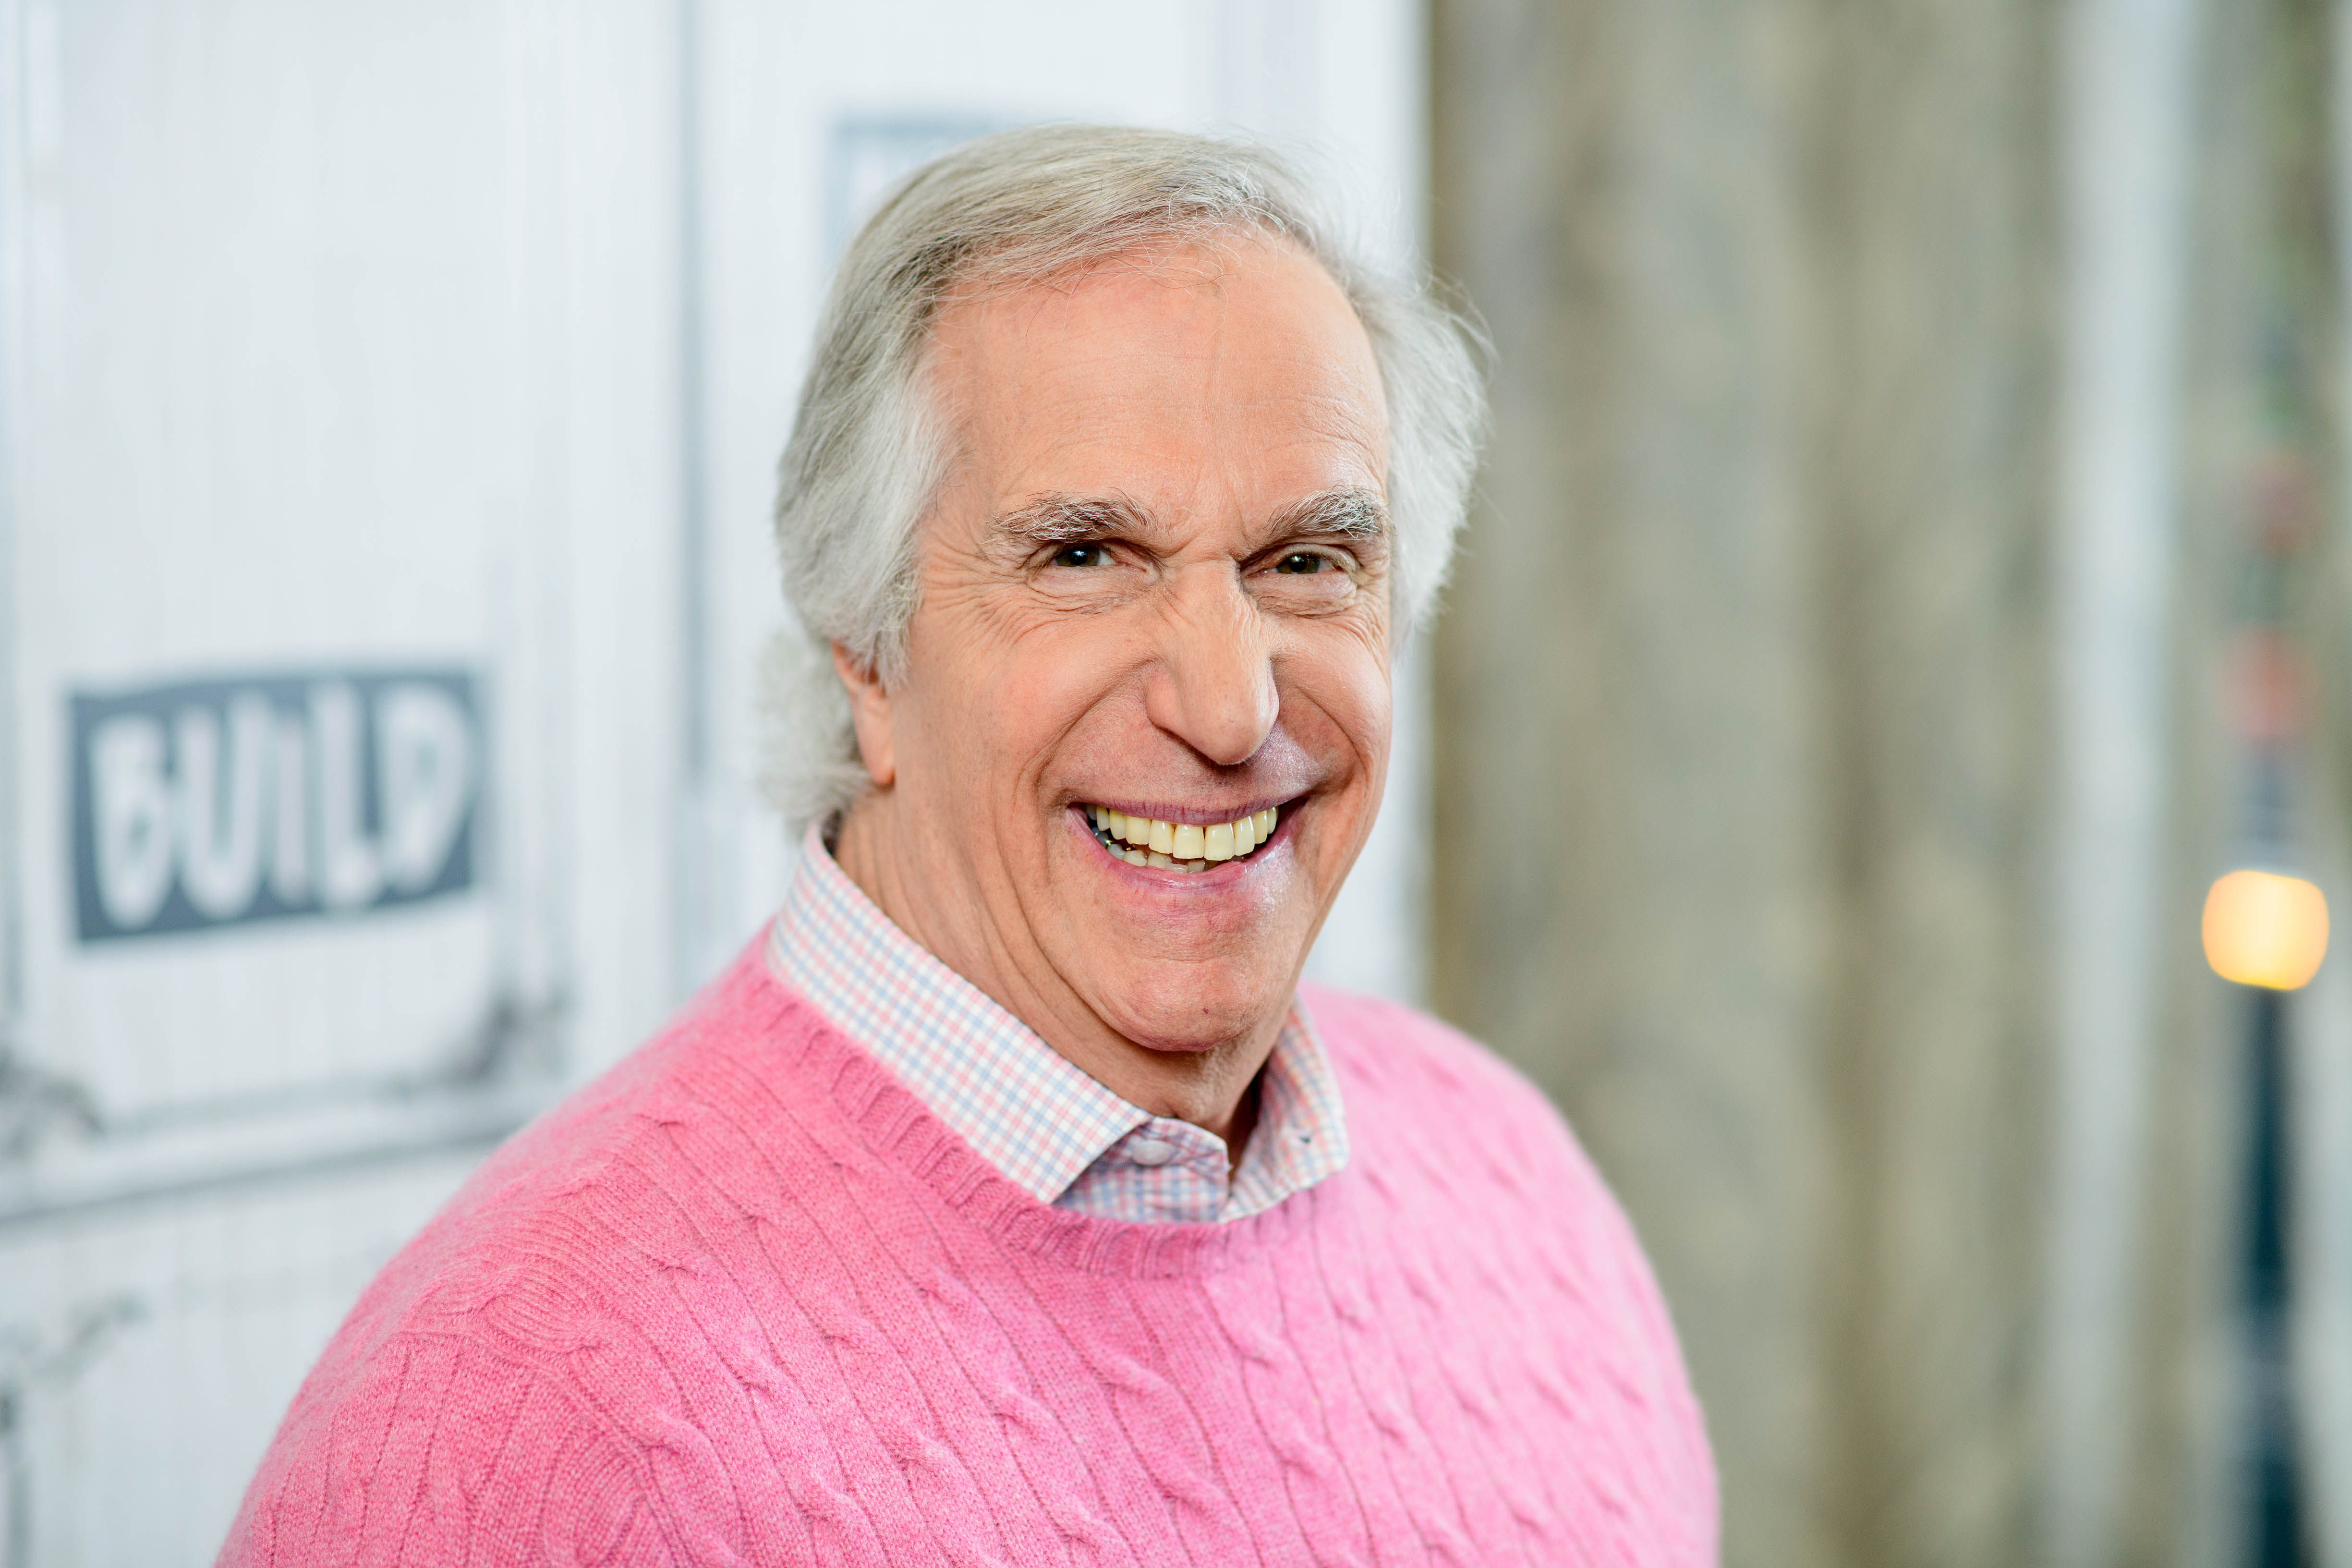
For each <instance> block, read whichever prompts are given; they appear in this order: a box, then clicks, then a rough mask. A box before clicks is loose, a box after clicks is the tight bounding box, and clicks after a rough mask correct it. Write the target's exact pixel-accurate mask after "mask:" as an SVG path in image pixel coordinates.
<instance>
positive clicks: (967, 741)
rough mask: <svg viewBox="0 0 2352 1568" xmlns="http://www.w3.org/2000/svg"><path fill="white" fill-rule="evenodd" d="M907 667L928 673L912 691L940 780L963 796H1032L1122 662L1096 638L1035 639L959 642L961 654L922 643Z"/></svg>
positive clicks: (1103, 696) (1097, 707)
mask: <svg viewBox="0 0 2352 1568" xmlns="http://www.w3.org/2000/svg"><path fill="white" fill-rule="evenodd" d="M909 663H910V664H912V665H913V666H915V667H916V668H922V669H924V670H925V671H926V672H927V679H925V680H924V681H923V683H922V689H920V691H919V692H917V691H912V690H910V692H909V695H910V696H911V697H913V698H914V699H915V701H914V702H913V704H912V706H913V707H914V708H915V709H916V717H917V721H918V722H919V725H920V727H921V729H922V731H924V734H925V736H926V737H928V738H931V739H932V740H933V742H934V745H933V746H932V747H926V750H932V751H934V755H935V760H936V761H937V762H938V763H939V764H940V766H939V767H938V768H937V769H936V770H935V771H936V772H937V773H938V774H939V775H940V776H942V777H944V778H946V779H948V780H950V781H954V783H955V785H956V787H957V788H958V790H959V792H960V793H963V794H970V793H971V792H972V791H973V790H974V789H975V788H977V789H980V790H983V791H986V792H989V793H992V794H999V795H1001V794H1004V793H1006V792H1013V793H1019V792H1021V791H1023V790H1025V789H1026V788H1027V787H1028V785H1029V784H1030V783H1031V781H1032V780H1033V778H1034V775H1035V773H1037V772H1038V771H1039V770H1041V769H1042V768H1043V767H1044V765H1045V763H1046V761H1047V760H1048V759H1049V758H1050V757H1051V756H1052V755H1053V754H1054V753H1055V751H1056V750H1057V748H1059V747H1060V746H1061V745H1062V744H1063V743H1065V742H1066V741H1067V740H1068V738H1069V737H1070V735H1071V733H1072V731H1074V730H1077V729H1079V728H1081V727H1083V726H1084V724H1085V723H1086V721H1087V716H1088V715H1089V714H1092V713H1095V712H1097V711H1098V710H1100V709H1101V708H1102V706H1103V704H1104V701H1105V699H1106V698H1107V697H1108V695H1109V694H1110V691H1111V689H1112V688H1113V687H1114V686H1115V685H1116V684H1117V679H1118V661H1117V659H1116V658H1114V657H1112V656H1111V653H1110V652H1108V651H1107V650H1105V649H1103V648H1101V647H1090V646H1089V639H1087V638H1085V637H1067V636H1064V637H1049V636H1045V635H1042V634H1037V633H1032V634H1031V635H1029V636H1025V637H1009V638H1004V639H1002V640H1000V639H996V638H971V639H959V640H958V645H957V646H956V647H953V648H946V647H933V648H921V647H918V648H916V649H915V650H913V657H912V658H910V659H909Z"/></svg>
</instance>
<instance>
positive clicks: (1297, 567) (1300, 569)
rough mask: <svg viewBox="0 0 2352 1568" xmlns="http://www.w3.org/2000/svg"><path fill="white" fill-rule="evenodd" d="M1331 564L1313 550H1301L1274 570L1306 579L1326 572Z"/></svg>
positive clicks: (1284, 558) (1283, 560) (1286, 558)
mask: <svg viewBox="0 0 2352 1568" xmlns="http://www.w3.org/2000/svg"><path fill="white" fill-rule="evenodd" d="M1330 564H1331V563H1330V562H1329V561H1328V559H1326V558H1325V557H1323V556H1320V555H1318V554H1316V553H1315V552H1313V551H1311V550H1299V551H1294V552H1291V553H1290V554H1288V555H1286V556H1284V557H1283V558H1282V559H1281V560H1279V561H1277V562H1276V563H1274V569H1275V570H1276V571H1277V572H1286V573H1288V574H1291V575H1293V576H1298V577H1304V576H1308V575H1311V574H1314V573H1317V572H1321V571H1324V570H1326V569H1327V568H1328V567H1329V566H1330Z"/></svg>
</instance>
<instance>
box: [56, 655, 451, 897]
mask: <svg viewBox="0 0 2352 1568" xmlns="http://www.w3.org/2000/svg"><path fill="white" fill-rule="evenodd" d="M72 710H73V770H74V779H73V784H74V788H73V856H74V905H75V914H76V920H77V923H78V927H79V933H80V937H81V940H82V941H83V942H113V941H120V940H122V939H125V938H131V937H142V936H151V935H157V934H161V933H163V932H169V931H198V930H204V929H206V928H210V927H215V926H227V925H241V924H245V923H248V922H251V921H276V920H288V919H299V918H305V917H308V918H314V919H315V918H323V917H327V916H332V915H341V914H348V913H352V912H354V911H359V910H373V909H381V908H384V907H387V906H391V905H395V904H406V903H414V902H416V901H418V900H425V899H432V898H437V897H440V896H442V895H444V894H448V893H454V892H457V891H460V890H462V889H467V888H470V887H472V886H473V885H474V879H475V874H476V867H475V860H476V858H477V855H478V853H479V849H478V843H477V840H478V838H479V837H480V836H481V835H480V820H479V819H480V814H481V805H480V803H481V798H482V784H483V773H484V762H485V758H486V752H487V748H486V747H485V745H484V743H483V733H482V722H481V710H480V705H479V704H478V701H477V700H476V691H475V684H474V679H473V677H472V676H471V675H470V674H467V673H465V672H463V671H457V670H447V669H423V670H371V671H367V672H364V673H362V672H330V673H318V674H299V675H271V676H267V677H257V678H254V679H243V680H208V681H191V682H184V683H181V684H178V685H172V686H155V687H149V688H146V689H142V690H134V691H112V692H107V693H104V694H99V695H77V696H75V697H74V698H73V700H72Z"/></svg>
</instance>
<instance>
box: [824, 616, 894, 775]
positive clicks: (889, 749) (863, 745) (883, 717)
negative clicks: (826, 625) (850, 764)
mask: <svg viewBox="0 0 2352 1568" xmlns="http://www.w3.org/2000/svg"><path fill="white" fill-rule="evenodd" d="M833 668H834V670H835V673H836V674H838V675H839V676H840V677H841V684H842V686H843V688H844V689H845V690H847V691H848V693H849V719H850V722H851V723H853V724H855V725H856V726H857V755H858V758H859V760H860V761H862V762H864V763H865V764H866V777H867V778H870V779H872V780H873V781H874V787H875V788H876V789H888V788H889V787H890V785H891V784H892V783H893V782H895V781H896V780H897V778H898V752H897V750H896V748H895V747H894V746H893V745H892V743H891V739H890V693H889V692H888V691H887V690H886V689H884V688H883V685H882V678H881V675H880V673H879V672H878V671H877V670H876V669H874V668H873V667H872V666H870V665H866V664H862V663H860V662H859V661H858V659H857V657H856V655H855V654H853V653H851V652H850V651H849V650H848V649H847V648H845V647H842V646H841V645H840V644H839V643H835V644H834V645H833Z"/></svg>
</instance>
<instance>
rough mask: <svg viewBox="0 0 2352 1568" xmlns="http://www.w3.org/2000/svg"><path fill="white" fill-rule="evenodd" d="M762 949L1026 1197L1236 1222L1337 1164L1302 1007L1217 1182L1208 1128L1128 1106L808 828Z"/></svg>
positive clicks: (1324, 1069) (1331, 1081)
mask: <svg viewBox="0 0 2352 1568" xmlns="http://www.w3.org/2000/svg"><path fill="white" fill-rule="evenodd" d="M767 960H768V965H769V968H770V969H771V971H772V973H774V974H775V975H776V977H777V978H778V979H779V980H781V981H782V982H783V983H784V984H787V985H790V986H792V987H793V989H794V990H796V991H798V992H800V993H801V994H803V996H805V997H807V998H808V999H809V1001H810V1002H812V1003H814V1005H815V1006H816V1008H817V1010H818V1011H819V1012H821V1013H823V1014H824V1016H825V1018H826V1020H827V1021H828V1022H830V1023H831V1024H833V1025H834V1026H835V1027H836V1028H838V1029H840V1030H841V1031H842V1032H843V1033H844V1034H845V1035H847V1036H848V1037H850V1038H851V1039H853V1040H855V1041H856V1042H857V1043H858V1044H859V1045H861V1046H863V1047H866V1049H867V1050H868V1051H870V1052H872V1053H873V1054H874V1055H875V1056H876V1057H877V1058H879V1059H880V1060H881V1062H882V1063H883V1065H884V1066H886V1067H887V1068H890V1070H891V1072H892V1073H893V1074H895V1075H896V1076H897V1077H898V1079H899V1081H901V1082H902V1083H904V1084H905V1085H906V1086H907V1087H908V1089H911V1090H913V1091H914V1093H915V1094H916V1096H917V1097H918V1098H919V1099H920V1100H922V1101H923V1103H924V1104H925V1105H927V1106H929V1108H930V1110H931V1111H932V1112H933V1114H935V1115H937V1116H938V1117H939V1118H940V1120H941V1121H945V1122H946V1123H947V1124H948V1125H949V1127H950V1128H952V1129H953V1130H954V1131H956V1133H957V1134H958V1135H960V1136H961V1137H962V1138H963V1140H964V1141H965V1142H968V1143H970V1144H971V1146H972V1147H973V1148H974V1149H975V1150H977V1151H978V1152H980V1154H981V1155H982V1158H984V1159H986V1160H987V1161H988V1162H989V1163H991V1164H992V1165H994V1166H995V1167H996V1168H997V1169H998V1170H999V1171H1001V1172H1003V1173H1004V1174H1005V1175H1006V1176H1007V1177H1008V1178H1010V1179H1011V1180H1012V1181H1013V1182H1014V1183H1015V1184H1018V1185H1019V1186H1021V1187H1022V1188H1023V1189H1024V1190H1025V1191H1027V1192H1029V1193H1031V1194H1034V1195H1035V1196H1036V1197H1037V1198H1038V1199H1039V1200H1040V1201H1041V1202H1045V1203H1049V1204H1055V1205H1060V1206H1062V1207H1066V1208H1075V1209H1078V1210H1080V1211H1082V1212H1086V1213H1091V1214H1095V1215H1100V1216H1103V1217H1107V1218H1116V1219H1128V1220H1135V1221H1152V1220H1171V1219H1173V1220H1204V1219H1206V1220H1232V1219H1240V1218H1243V1217H1244V1216H1246V1215H1252V1214H1256V1213H1258V1212H1260V1211H1262V1210H1265V1209H1267V1208H1271V1207H1273V1206H1274V1205H1276V1204H1278V1203H1280V1202H1281V1201H1282V1200H1283V1199H1284V1198H1286V1197H1288V1196H1290V1195H1291V1194H1294V1193H1297V1192H1301V1191H1303V1190H1305V1189H1306V1188H1307V1187H1309V1186H1312V1185H1313V1184H1315V1183H1317V1182H1319V1181H1321V1180H1322V1179H1323V1178H1324V1177H1325V1176H1328V1175H1330V1174H1332V1173H1334V1172H1336V1171H1338V1170H1339V1169H1340V1168H1341V1167H1343V1166H1344V1165H1346V1163H1347V1161H1348V1136H1347V1120H1346V1114H1345V1111H1344V1109H1343V1107H1342V1105H1341V1101H1340V1097H1339V1083H1338V1080H1337V1079H1335V1078H1334V1076H1333V1074H1332V1071H1331V1067H1330V1061H1329V1058H1328V1057H1327V1056H1326V1054H1325V1053H1324V1050H1323V1046H1322V1042H1321V1041H1320V1040H1319V1039H1318V1037H1316V1034H1315V1028H1314V1025H1313V1023H1312V1021H1311V1020H1310V1019H1309V1018H1308V1017H1307V1009H1306V1006H1305V1005H1304V1004H1303V1003H1299V1002H1297V1001H1296V1000H1295V999H1294V1001H1293V1004H1292V1006H1291V1009H1290V1012H1289V1015H1288V1016H1287V1017H1286V1019H1285V1020H1284V1023H1283V1027H1282V1032H1281V1034H1280V1035H1279V1036H1278V1037H1276V1041H1275V1047H1274V1050H1273V1053H1272V1055H1271V1056H1269V1057H1268V1058H1267V1060H1266V1065H1265V1071H1264V1073H1263V1074H1262V1075H1261V1078H1260V1081H1259V1086H1258V1123H1257V1127H1256V1129H1255V1131H1253V1132H1252V1134H1251V1136H1250V1141H1249V1144H1248V1146H1247V1147H1246V1148H1245V1149H1244V1151H1243V1156H1242V1164H1241V1169H1240V1170H1239V1171H1237V1172H1234V1173H1232V1177H1231V1181H1230V1184H1228V1181H1227V1173H1226V1152H1225V1145H1224V1142H1223V1140H1222V1139H1220V1138H1217V1137H1216V1136H1215V1135H1213V1134H1212V1133H1209V1132H1207V1131H1202V1129H1200V1128H1198V1127H1194V1126H1192V1125H1191V1124H1190V1123H1188V1122H1181V1121H1174V1120H1172V1119H1170V1118H1165V1117H1155V1116H1153V1115H1151V1114H1150V1112H1149V1111H1146V1110H1142V1109H1141V1108H1140V1107H1138V1106H1135V1105H1131V1104H1129V1102H1128V1101H1127V1100H1124V1099H1122V1098H1120V1097H1119V1096H1118V1095H1117V1094H1114V1093H1113V1092H1112V1091H1111V1090H1110V1089H1107V1088H1105V1087H1104V1086H1103V1085H1102V1084H1100V1083H1098V1082H1097V1081H1096V1080H1095V1079H1093V1078H1091V1077H1089V1076H1088V1075H1087V1073H1086V1072H1085V1071H1084V1070H1083V1069H1081V1068H1078V1067H1077V1066H1076V1065H1075V1064H1074V1063H1072V1062H1071V1061H1070V1060H1069V1059H1068V1058H1065V1057H1064V1056H1062V1055H1061V1053H1059V1052H1058V1051H1056V1050H1055V1049H1054V1048H1053V1047H1051V1046H1049V1045H1047V1044H1046V1043H1045V1040H1044V1039H1043V1038H1041V1037H1039V1036H1038V1035H1037V1033H1036V1032H1035V1031H1034V1030H1033V1029H1031V1028H1030V1027H1029V1026H1027V1025H1025V1024H1024V1023H1022V1022H1021V1020H1020V1019H1018V1018H1016V1017H1014V1016H1013V1015H1012V1014H1011V1013H1009V1012H1007V1011H1005V1010H1004V1008H1003V1007H1002V1006H1000V1005H998V1004H997V1003H996V1002H995V1001H994V1000H993V999H992V998H991V997H990V996H988V995H987V994H984V993H982V991H981V989H980V988H979V987H978V986H976V985H974V984H971V982H970V981H968V980H966V979H964V978H963V977H962V976H961V975H960V974H958V973H955V972H954V971H952V970H950V968H948V966H947V965H946V964H944V963H940V961H939V960H938V959H937V958H935V957H933V956H932V955H931V954H930V953H929V952H927V951H925V950H924V949H923V948H922V947H921V946H920V945H919V944H918V943H917V942H915V940H914V939H913V938H911V937H909V936H908V934H907V933H906V932H905V931H901V930H900V929H899V928H898V925H897V924H895V923H894V922H893V921H891V920H890V918H889V917H888V916H887V915H885V914H884V913H883V912H882V911H881V910H879V909H877V907H876V906H875V904H874V903H873V901H872V900H869V899H868V898H866V895H865V893H864V892H863V891H861V890H860V889H859V888H858V887H857V885H856V883H854V882H852V881H851V880H850V879H849V877H848V875H847V874H846V873H845V872H844V871H843V870H842V869H841V868H840V866H839V865H838V864H836V863H835V860H834V858H833V856H832V854H831V853H830V852H829V851H828V850H827V849H826V848H825V846H824V837H823V836H822V835H821V834H820V833H819V831H818V830H817V829H816V828H814V827H812V828H811V829H810V830H809V833H808V837H807V838H806V839H805V841H804V842H803V845H802V847H801V858H800V865H799V867H798V868H797V869H795V870H794V872H793V879H792V885H791V887H790V889H788V890H787V892H786V893H785V896H784V903H783V908H782V910H781V911H779V913H778V914H777V916H776V919H775V921H774V923H773V924H772V926H771V927H770V928H769V934H768V946H767ZM1155 1144H1159V1145H1165V1150H1164V1151H1163V1149H1161V1148H1157V1147H1154V1146H1153V1145H1155ZM1138 1151H1140V1152H1141V1154H1142V1155H1143V1156H1146V1157H1150V1158H1152V1159H1155V1160H1160V1161H1164V1163H1150V1164H1147V1163H1144V1160H1143V1159H1142V1158H1139V1157H1138Z"/></svg>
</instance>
